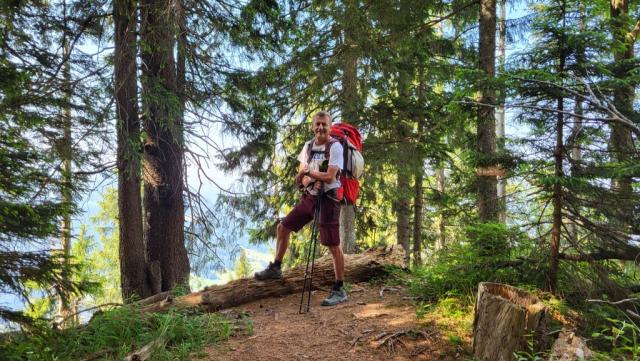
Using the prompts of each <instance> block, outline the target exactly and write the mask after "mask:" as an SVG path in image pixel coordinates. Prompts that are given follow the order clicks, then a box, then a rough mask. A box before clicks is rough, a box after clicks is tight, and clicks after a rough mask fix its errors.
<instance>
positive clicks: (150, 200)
mask: <svg viewBox="0 0 640 361" xmlns="http://www.w3.org/2000/svg"><path fill="white" fill-rule="evenodd" d="M171 5H172V3H171V2H167V1H162V0H144V1H141V7H140V8H141V30H140V39H141V42H142V51H141V58H142V91H143V102H142V104H143V106H144V107H145V111H144V112H143V114H145V117H144V120H143V124H144V129H145V132H146V135H147V138H146V139H145V144H144V237H145V244H146V250H147V259H148V261H149V263H150V267H156V268H159V271H160V277H161V279H160V286H161V287H160V290H161V291H167V290H170V289H172V288H174V287H175V286H177V285H183V286H187V285H188V280H189V259H188V258H187V251H186V249H185V246H184V232H183V227H184V203H183V198H182V196H183V157H184V150H183V139H182V138H183V134H182V119H181V114H182V106H181V100H180V96H179V94H178V89H177V81H176V64H175V59H174V49H175V44H176V42H175V34H176V21H175V18H174V16H170V15H173V14H175V10H176V9H172V8H171V7H170V6H171ZM156 282H157V280H156ZM154 291H157V290H154Z"/></svg>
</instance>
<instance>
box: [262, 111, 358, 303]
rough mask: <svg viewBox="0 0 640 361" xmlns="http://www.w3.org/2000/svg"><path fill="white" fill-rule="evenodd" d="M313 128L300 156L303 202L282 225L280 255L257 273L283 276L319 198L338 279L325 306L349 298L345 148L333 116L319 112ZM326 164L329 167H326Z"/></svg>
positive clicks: (321, 222)
mask: <svg viewBox="0 0 640 361" xmlns="http://www.w3.org/2000/svg"><path fill="white" fill-rule="evenodd" d="M311 130H312V131H313V134H314V138H313V140H312V141H309V142H307V143H306V144H305V145H304V147H303V148H302V151H301V152H300V154H299V155H298V160H299V161H300V167H299V170H298V175H297V176H296V181H297V182H298V183H299V184H301V186H302V187H304V194H303V195H302V198H301V199H300V202H299V203H298V204H297V205H296V206H295V207H294V208H293V210H291V212H289V214H287V216H286V217H285V218H284V219H283V220H282V222H280V224H278V229H277V241H276V256H275V260H274V261H273V262H270V263H269V266H268V267H267V268H266V269H265V270H263V271H260V272H256V274H255V278H256V279H258V280H267V279H281V278H282V270H281V266H282V259H283V258H284V254H285V253H286V251H287V247H288V246H289V235H290V234H291V232H297V231H299V230H300V229H301V228H302V227H304V226H305V225H306V224H307V223H309V222H311V221H312V220H313V217H314V211H315V207H316V197H321V199H320V220H319V228H320V243H321V244H322V245H324V246H326V247H327V248H329V251H330V252H331V256H332V257H333V268H334V271H335V276H336V281H335V283H334V285H333V287H332V289H331V293H330V294H329V296H328V297H327V298H326V299H325V300H323V301H322V305H323V306H333V305H337V304H338V303H341V302H344V301H346V300H347V293H346V291H345V290H344V287H343V280H344V255H343V254H342V248H341V247H340V231H339V219H340V203H339V201H340V200H341V198H342V195H341V188H340V187H341V184H340V180H339V178H338V176H339V173H340V170H341V169H342V168H343V162H344V159H343V153H342V152H343V149H342V145H341V144H340V142H339V141H337V140H336V139H333V138H331V136H330V135H329V131H330V130H331V115H330V114H329V113H327V112H324V111H322V112H318V113H317V114H315V115H314V116H313V118H312V124H311ZM323 164H325V165H326V167H324V166H323Z"/></svg>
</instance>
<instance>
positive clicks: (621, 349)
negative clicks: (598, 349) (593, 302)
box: [591, 318, 640, 360]
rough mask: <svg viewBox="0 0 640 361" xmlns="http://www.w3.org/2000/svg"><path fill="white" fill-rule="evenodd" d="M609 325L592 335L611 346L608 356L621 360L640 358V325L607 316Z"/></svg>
mask: <svg viewBox="0 0 640 361" xmlns="http://www.w3.org/2000/svg"><path fill="white" fill-rule="evenodd" d="M607 321H608V323H609V325H607V326H605V327H603V328H602V329H601V330H600V332H594V333H592V334H591V337H593V338H594V339H596V340H598V341H602V342H605V343H607V344H608V346H610V347H611V351H610V352H608V353H607V354H608V356H613V357H615V358H616V359H619V360H637V359H638V358H640V342H639V341H638V337H639V335H640V327H639V326H638V325H637V324H635V323H633V322H629V321H627V320H619V319H613V318H607Z"/></svg>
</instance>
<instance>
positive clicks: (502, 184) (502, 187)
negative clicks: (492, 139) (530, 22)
mask: <svg viewBox="0 0 640 361" xmlns="http://www.w3.org/2000/svg"><path fill="white" fill-rule="evenodd" d="M506 21H507V6H506V0H500V21H499V22H498V64H499V67H498V69H499V72H500V73H504V64H505V61H506V38H507V26H506ZM504 116H505V95H504V92H500V95H499V98H498V107H497V111H496V137H497V147H498V150H499V151H504V149H505V147H504V141H505V138H504V133H505V128H504V126H505V125H504ZM506 188H507V180H506V179H505V178H504V177H500V176H499V177H498V184H497V189H496V191H497V196H498V220H499V221H500V222H502V223H505V222H506V221H507V200H506V198H505V196H506V194H505V193H506Z"/></svg>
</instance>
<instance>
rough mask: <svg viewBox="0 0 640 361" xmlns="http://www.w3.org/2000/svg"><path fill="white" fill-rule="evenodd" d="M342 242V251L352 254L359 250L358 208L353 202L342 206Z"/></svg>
mask: <svg viewBox="0 0 640 361" xmlns="http://www.w3.org/2000/svg"><path fill="white" fill-rule="evenodd" d="M340 208H341V209H340V242H341V244H342V252H344V253H345V254H351V253H356V252H358V248H357V247H356V230H355V223H356V208H355V206H354V205H353V204H344V205H342V206H340Z"/></svg>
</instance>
